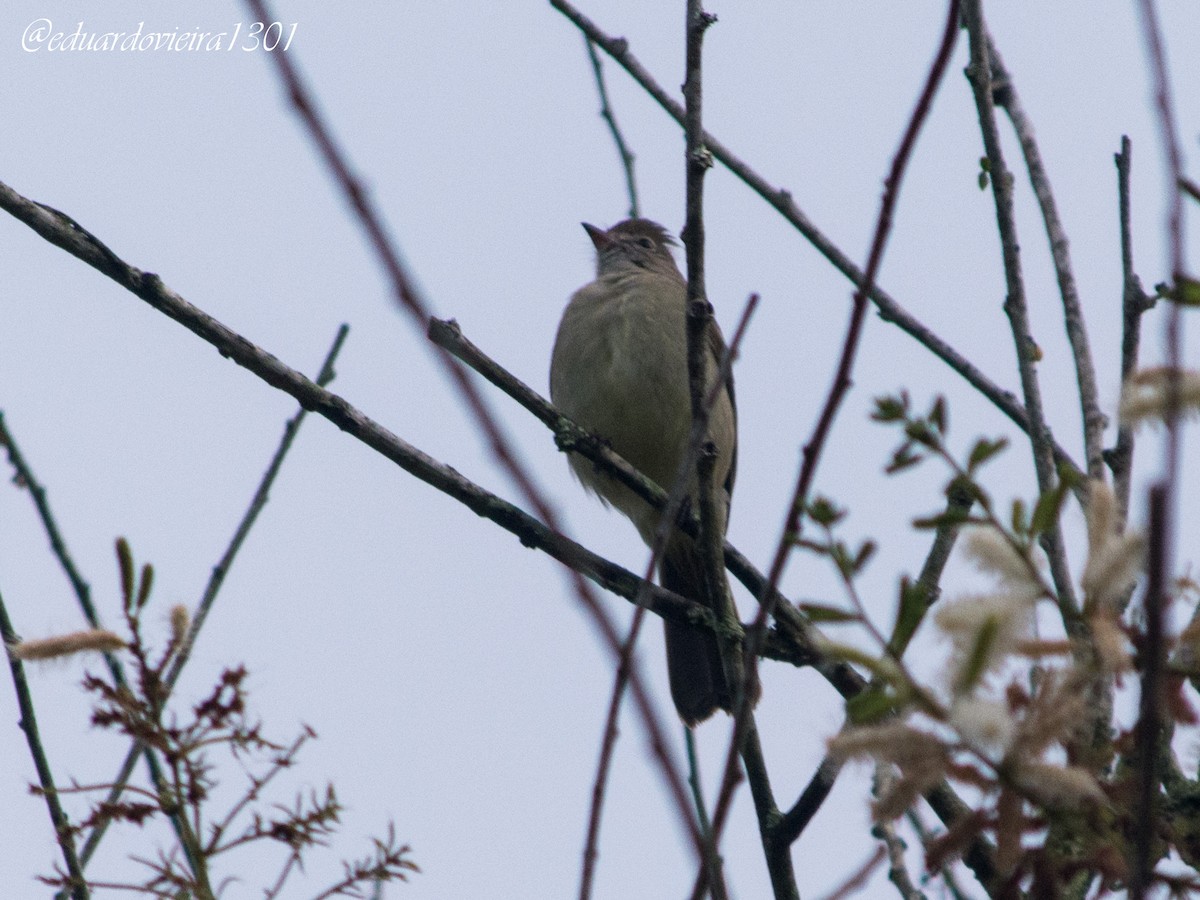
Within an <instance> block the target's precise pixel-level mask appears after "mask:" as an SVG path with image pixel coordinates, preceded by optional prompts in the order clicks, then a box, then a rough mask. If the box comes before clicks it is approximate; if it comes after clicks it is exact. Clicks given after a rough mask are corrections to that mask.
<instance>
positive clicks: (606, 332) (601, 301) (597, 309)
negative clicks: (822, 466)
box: [550, 219, 737, 725]
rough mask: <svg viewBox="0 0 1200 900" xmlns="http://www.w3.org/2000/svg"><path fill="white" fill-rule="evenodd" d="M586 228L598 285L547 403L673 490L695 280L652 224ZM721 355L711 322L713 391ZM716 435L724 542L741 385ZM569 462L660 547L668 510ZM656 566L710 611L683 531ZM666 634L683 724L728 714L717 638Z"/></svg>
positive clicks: (711, 436)
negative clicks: (657, 538) (658, 535)
mask: <svg viewBox="0 0 1200 900" xmlns="http://www.w3.org/2000/svg"><path fill="white" fill-rule="evenodd" d="M583 227H584V230H585V231H587V233H588V236H589V237H590V238H591V239H592V243H593V244H594V245H595V247H596V280H595V281H593V282H591V283H590V284H587V285H584V286H583V287H581V288H580V289H579V290H578V291H576V292H575V294H574V295H573V296H572V297H571V300H570V302H569V303H568V304H567V308H566V311H565V312H564V313H563V317H562V322H561V323H560V324H559V326H558V336H557V338H556V339H555V342H554V353H553V356H552V358H551V362H550V396H551V398H552V399H553V401H554V404H555V406H557V407H558V409H559V410H560V411H561V412H562V413H563V414H564V415H566V416H567V417H568V418H570V419H572V420H573V421H575V422H576V423H577V424H579V425H580V426H582V427H583V428H586V429H587V430H589V431H591V432H592V433H594V434H596V435H598V436H599V437H601V438H603V439H604V440H606V441H608V443H609V444H610V445H611V446H612V449H613V450H615V451H616V452H617V453H619V454H620V455H621V456H622V457H624V458H625V459H626V460H628V461H629V462H630V463H631V464H632V465H633V466H634V467H636V468H637V469H638V470H639V471H640V472H641V473H642V474H644V475H646V476H647V477H649V478H650V479H652V480H653V481H655V482H656V483H657V484H658V485H659V486H661V487H663V488H664V489H665V490H669V489H670V487H671V485H672V484H673V483H674V481H675V478H676V474H677V472H678V471H679V466H680V464H681V463H682V462H683V459H684V456H685V454H686V452H687V443H688V435H689V433H690V431H691V427H692V407H691V397H690V393H689V390H688V370H687V332H686V330H685V328H686V324H685V322H686V311H687V282H686V281H685V280H684V277H683V275H682V274H680V271H679V267H678V266H677V265H676V264H675V260H674V258H673V257H672V256H671V250H670V247H671V246H672V245H673V244H674V243H675V241H674V239H673V238H672V237H671V236H670V235H669V234H668V233H667V231H666V229H665V228H663V227H662V226H661V225H659V224H658V223H656V222H651V221H650V220H648V219H627V220H626V221H624V222H620V223H618V224H616V225H614V226H613V227H612V228H610V229H608V230H607V231H605V230H604V229H601V228H597V227H596V226H594V225H589V224H587V223H586V222H585V223H583ZM724 353H725V342H724V340H723V339H722V337H721V331H720V329H719V328H718V327H717V324H716V322H715V321H710V325H709V331H708V340H707V352H706V354H705V358H706V361H707V382H708V385H709V387H710V388H711V386H712V384H713V383H714V382H715V380H716V375H717V368H718V365H719V362H720V360H721V358H722V356H723V355H724ZM707 438H708V440H710V441H711V442H712V443H713V445H714V446H715V447H716V451H717V455H716V464H715V467H714V472H713V483H714V485H716V486H717V487H716V490H717V492H718V501H719V502H718V503H717V507H718V519H719V521H718V522H717V527H718V528H720V530H721V534H722V535H724V533H725V528H726V524H727V522H728V515H729V498H730V495H731V493H732V491H733V479H734V474H735V471H736V468H737V410H736V407H735V405H734V399H733V381H732V379H730V380H728V381H727V382H726V385H725V388H724V390H722V391H721V392H720V393H719V395H718V396H717V399H716V401H715V403H714V404H713V406H712V409H711V410H710V413H709V425H708V435H707ZM569 460H570V464H571V468H572V469H573V470H574V472H575V474H576V475H577V476H578V478H579V480H580V481H581V482H582V483H583V486H584V487H585V488H586V489H588V490H589V491H591V492H595V493H596V494H597V495H599V497H600V498H601V500H602V501H604V502H605V503H606V504H607V503H611V504H612V505H613V506H615V507H616V508H617V509H618V510H620V511H621V512H622V513H624V514H625V515H626V516H627V517H628V518H629V519H630V520H631V521H632V522H633V524H634V525H635V526H636V527H637V529H638V532H639V533H640V534H641V536H642V540H644V541H645V542H646V544H647V545H649V544H651V542H652V541H653V539H654V531H655V529H656V528H657V526H658V521H659V517H660V515H661V514H660V512H659V511H658V510H656V509H654V508H653V507H651V506H650V505H649V504H648V503H646V502H645V501H644V500H642V499H641V498H640V497H638V496H637V495H636V494H634V493H633V492H632V491H630V490H629V489H628V488H627V487H625V486H624V485H622V484H620V483H619V482H617V481H616V480H614V479H613V478H611V477H609V476H608V475H605V474H603V473H602V472H599V471H598V470H597V469H596V468H595V467H594V466H593V465H592V464H591V463H590V462H588V461H587V460H586V459H583V458H582V457H578V456H575V455H571V456H570V457H569ZM691 477H692V481H691V486H690V488H689V502H691V503H692V506H693V508H696V507H695V503H694V498H695V496H696V493H697V479H696V476H695V474H694V473H693V474H692V476H691ZM658 568H659V581H660V582H661V583H662V586H663V587H665V588H667V589H668V590H671V591H674V592H676V593H678V594H681V595H683V596H684V597H688V598H689V599H692V600H696V601H698V602H701V603H705V604H707V605H711V604H712V600H711V598H710V597H709V595H708V591H707V590H706V588H705V580H704V574H703V561H702V559H701V555H700V550H699V548H698V547H697V546H696V544H695V542H694V541H693V540H692V539H691V538H690V537H688V536H687V535H686V534H684V533H683V532H682V531H679V530H678V529H675V530H673V531H672V532H671V534H670V537H669V539H668V542H667V547H666V551H665V552H664V554H663V556H662V559H661V560H660V562H659V567H658ZM664 627H665V631H666V640H667V672H668V675H669V676H670V683H671V698H672V699H673V700H674V701H675V708H676V709H677V710H678V711H679V716H680V718H682V719H683V721H684V722H686V723H687V724H688V725H694V724H696V723H697V722H700V721H702V720H703V719H706V718H708V716H710V715H712V713H713V712H714V711H715V710H716V709H718V708H720V709H724V710H726V711H729V710H730V709H731V708H732V704H733V695H732V691H731V690H730V686H729V683H728V681H727V680H726V678H725V671H724V669H723V668H722V666H721V656H720V650H719V647H718V643H717V638H716V636H715V635H714V634H713V633H712V632H711V631H707V630H705V629H703V628H697V627H695V626H691V625H686V624H681V623H678V622H664Z"/></svg>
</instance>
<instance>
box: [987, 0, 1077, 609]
mask: <svg viewBox="0 0 1200 900" xmlns="http://www.w3.org/2000/svg"><path fill="white" fill-rule="evenodd" d="M964 12H965V20H966V25H967V36H968V40H969V43H970V48H971V64H970V66H969V67H968V69H967V76H968V80H969V81H970V84H971V88H972V92H973V94H974V96H975V108H976V111H977V113H978V117H979V128H980V132H981V134H982V136H983V146H984V152H985V154H986V156H987V160H988V178H989V181H990V182H991V185H992V196H993V199H994V204H995V208H996V225H997V228H998V231H999V234H1000V252H1001V256H1002V258H1003V261H1004V281H1005V287H1006V290H1007V294H1008V296H1007V298H1006V299H1005V301H1004V312H1005V314H1006V315H1007V316H1008V321H1009V325H1010V327H1011V329H1012V336H1013V343H1014V345H1015V350H1016V356H1017V372H1018V374H1019V375H1020V379H1021V392H1022V394H1023V396H1024V400H1025V411H1026V413H1027V415H1028V417H1029V428H1028V429H1027V430H1028V434H1029V445H1030V449H1031V450H1032V453H1033V465H1034V470H1035V471H1036V473H1037V482H1038V492H1039V494H1046V493H1048V492H1049V491H1051V490H1053V489H1054V486H1055V485H1056V484H1057V481H1058V477H1057V475H1056V474H1055V461H1054V447H1053V441H1052V439H1051V438H1050V436H1049V430H1048V428H1047V425H1046V417H1045V412H1044V410H1043V406H1042V389H1041V385H1040V383H1039V381H1038V376H1037V358H1036V357H1037V345H1036V344H1035V343H1034V339H1033V334H1032V331H1031V329H1030V324H1029V308H1028V304H1027V303H1026V300H1025V281H1024V276H1023V275H1022V273H1021V256H1020V249H1019V245H1018V240H1017V225H1016V217H1015V215H1014V212H1013V176H1012V173H1011V172H1010V171H1009V170H1008V166H1007V165H1006V164H1005V162H1004V152H1003V150H1002V149H1001V147H1000V131H999V129H998V128H997V126H996V110H995V100H994V90H993V84H992V66H991V57H990V54H989V52H988V51H989V47H988V43H989V39H988V34H987V26H986V25H985V24H984V20H983V4H982V0H966V5H965V7H964ZM1083 501H1084V505H1085V506H1086V495H1085V496H1084V498H1083ZM1040 541H1041V545H1042V549H1044V550H1045V551H1046V556H1047V558H1048V559H1049V562H1050V574H1051V576H1052V577H1053V579H1054V587H1055V593H1056V596H1057V598H1058V604H1059V610H1060V612H1061V615H1062V618H1063V621H1064V624H1066V625H1067V626H1068V627H1071V626H1072V625H1073V623H1074V621H1075V619H1077V618H1078V615H1079V604H1078V601H1077V600H1076V599H1075V589H1074V586H1073V585H1072V583H1071V573H1070V570H1069V568H1068V565H1067V555H1066V547H1065V546H1064V544H1063V539H1062V531H1061V529H1060V528H1059V525H1058V523H1057V522H1054V523H1052V524H1051V526H1050V527H1049V528H1047V529H1046V530H1045V531H1044V532H1043V533H1042V534H1041V536H1040Z"/></svg>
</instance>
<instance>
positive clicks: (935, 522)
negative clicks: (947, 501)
mask: <svg viewBox="0 0 1200 900" xmlns="http://www.w3.org/2000/svg"><path fill="white" fill-rule="evenodd" d="M984 521H986V519H980V518H977V517H974V516H972V515H971V512H970V510H966V509H948V510H945V511H944V512H940V513H938V514H937V515H934V516H923V517H921V518H917V519H913V520H912V526H913V528H917V529H920V530H922V531H928V530H929V529H931V528H942V527H943V526H946V525H962V524H964V523H965V522H975V523H977V524H978V523H982V522H984Z"/></svg>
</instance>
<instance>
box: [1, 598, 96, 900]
mask: <svg viewBox="0 0 1200 900" xmlns="http://www.w3.org/2000/svg"><path fill="white" fill-rule="evenodd" d="M0 638H2V639H3V641H4V646H5V647H6V648H7V647H9V646H11V645H13V644H16V643H17V642H18V641H19V640H20V639H19V638H18V637H17V633H16V631H15V630H14V629H13V625H12V621H11V620H10V619H9V618H8V608H7V607H6V606H5V605H4V598H3V597H0ZM8 668H9V672H10V673H11V674H12V680H13V688H14V690H15V691H16V694H17V708H18V709H19V710H20V711H21V718H20V720H19V721H18V722H17V726H18V727H19V728H20V729H21V730H22V731H23V732H25V743H26V744H28V746H29V755H30V756H31V757H32V758H33V767H34V769H35V770H36V771H37V775H38V784H39V785H40V786H41V794H42V796H43V797H44V798H45V799H46V809H47V811H48V812H49V813H50V824H51V825H52V826H53V827H54V839H55V841H56V842H57V843H58V849H59V851H60V852H61V853H62V857H63V863H64V864H65V865H66V867H67V875H68V877H69V878H70V883H71V896H72V897H73V898H74V900H87V897H88V889H87V882H85V881H84V878H83V867H82V866H81V865H80V863H79V857H78V856H77V855H76V854H75V837H74V836H73V835H72V834H71V822H70V820H69V819H68V818H67V814H66V813H65V812H64V811H63V808H62V804H61V803H59V801H58V790H57V789H56V788H55V786H54V773H53V771H51V769H50V762H49V760H48V759H47V758H46V748H45V747H43V746H42V739H41V736H40V735H39V734H38V725H37V714H36V713H35V712H34V708H33V696H32V695H31V694H30V693H29V683H28V682H27V681H26V680H25V666H24V664H22V662H21V661H20V660H19V659H17V658H16V657H15V656H13V655H12V654H8Z"/></svg>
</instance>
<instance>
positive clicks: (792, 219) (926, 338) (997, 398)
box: [550, 0, 1082, 472]
mask: <svg viewBox="0 0 1200 900" xmlns="http://www.w3.org/2000/svg"><path fill="white" fill-rule="evenodd" d="M550 5H551V6H552V7H554V9H556V10H558V11H559V12H561V13H562V14H563V15H564V16H566V17H567V19H569V20H570V22H571V23H572V24H573V25H575V27H576V28H578V29H579V30H580V31H582V32H583V33H584V34H585V35H587V36H588V38H589V39H591V40H592V41H593V42H594V43H595V44H596V46H597V47H599V48H600V49H602V50H603V51H604V52H605V53H607V54H608V55H609V56H610V57H612V59H613V60H614V61H615V62H616V63H617V64H618V65H620V66H621V68H623V69H624V70H625V71H626V72H627V73H629V75H630V76H631V77H632V78H633V79H634V80H635V81H636V82H637V83H638V84H639V85H641V86H642V88H643V89H644V90H645V91H646V93H648V94H649V95H650V96H651V97H653V98H654V100H655V102H657V103H658V105H659V106H661V107H662V108H663V110H664V111H666V113H667V114H668V115H669V116H671V118H672V119H674V120H675V121H676V122H678V123H679V124H680V126H682V125H683V122H684V109H683V106H682V105H681V104H680V103H679V102H678V101H676V100H675V99H674V98H673V97H671V95H670V94H668V93H667V92H666V91H665V90H664V89H663V88H662V86H661V85H659V83H658V82H657V81H655V79H654V77H653V76H652V75H650V73H649V72H648V71H647V70H646V68H645V67H644V66H643V65H642V64H641V63H640V62H639V61H638V60H637V58H636V57H635V56H634V55H633V54H632V53H631V52H630V51H629V42H628V41H627V40H625V38H614V37H610V36H609V35H607V34H605V32H604V31H602V30H601V29H600V28H599V27H598V26H597V25H596V24H595V23H594V22H592V20H591V19H589V18H588V17H587V16H585V15H583V13H581V12H580V11H579V10H578V9H576V8H575V7H574V6H573V5H572V4H571V3H570V2H568V0H550ZM704 146H705V147H707V148H708V150H709V152H711V153H712V155H713V157H714V158H715V159H716V160H718V161H719V162H720V163H721V164H722V165H724V166H725V167H726V168H727V169H729V171H730V172H732V173H733V174H734V175H735V176H736V177H737V178H738V179H740V180H741V181H742V183H744V184H745V185H746V186H747V187H748V188H750V189H751V190H752V191H754V193H756V194H758V196H759V197H761V198H762V199H763V200H765V201H766V202H767V204H768V205H770V206H771V208H773V209H774V210H775V211H776V212H778V213H779V214H780V215H782V216H783V217H784V219H785V220H787V221H788V222H789V223H790V224H791V225H792V226H793V227H794V228H795V229H796V230H797V231H799V232H800V234H801V235H803V236H804V237H805V239H807V240H808V241H809V243H811V244H812V245H813V247H814V248H816V250H817V252H819V253H820V254H821V255H822V256H824V257H825V258H826V259H827V260H828V261H829V262H830V263H831V264H832V265H833V267H834V268H835V269H837V270H838V271H839V272H841V273H842V274H843V275H845V276H846V278H848V279H849V280H850V282H851V283H852V284H854V285H855V287H858V288H860V289H861V288H862V286H863V284H864V282H865V273H864V272H863V271H862V270H861V269H859V268H858V266H857V265H855V263H854V261H853V260H851V259H850V257H849V256H847V255H846V254H845V253H843V252H842V251H841V250H840V249H839V248H838V247H837V245H836V244H834V243H833V242H832V241H831V240H830V239H829V238H828V237H826V236H825V235H824V234H823V233H822V232H821V231H820V230H819V229H818V228H817V227H816V225H815V224H813V222H812V220H810V219H809V218H808V216H806V215H805V214H804V212H803V211H802V210H801V209H800V208H799V207H798V206H797V205H796V203H795V201H794V200H793V199H792V195H791V193H790V192H789V191H788V190H786V189H785V188H776V187H773V186H772V185H771V184H769V183H768V182H767V180H766V179H765V178H763V177H762V176H761V175H759V174H758V173H757V172H756V171H755V170H754V169H752V168H751V167H750V166H749V165H748V164H746V163H745V162H744V161H743V160H741V159H740V158H739V157H737V156H736V155H735V154H734V153H733V152H732V151H731V150H730V149H729V148H728V147H726V146H725V144H723V143H722V142H721V141H720V140H718V139H717V138H716V137H715V136H714V135H712V134H711V133H709V132H705V133H704ZM866 293H867V296H868V297H869V298H870V300H871V302H872V303H873V304H875V307H876V309H877V310H878V312H879V317H880V318H881V319H883V320H884V321H885V322H891V323H892V324H894V325H896V326H898V327H899V328H900V329H901V330H902V331H904V332H905V333H906V334H908V335H909V336H910V337H912V338H914V339H915V340H916V341H917V342H918V343H919V344H921V345H922V346H923V347H925V348H926V349H927V350H929V351H930V352H931V353H933V354H934V355H935V356H936V357H938V359H940V360H942V361H943V362H944V363H946V365H948V366H949V367H950V368H951V369H953V370H954V371H955V372H957V373H958V374H959V375H960V376H962V378H963V379H964V380H966V382H967V383H968V384H970V385H971V386H972V387H973V388H975V389H976V390H977V391H979V393H980V394H982V395H983V396H984V397H986V398H987V399H988V400H989V401H991V403H992V404H993V405H994V406H996V408H997V409H999V410H1000V411H1001V412H1002V413H1004V415H1006V416H1007V417H1008V418H1009V419H1010V420H1011V421H1012V422H1013V423H1014V424H1016V425H1017V427H1019V428H1020V429H1022V430H1023V431H1025V432H1028V431H1029V429H1030V424H1029V417H1028V416H1027V415H1026V412H1025V410H1024V409H1023V408H1022V406H1021V404H1020V403H1019V402H1018V401H1017V399H1016V397H1015V396H1013V394H1012V392H1011V391H1007V390H1005V389H1003V388H1001V387H1000V386H998V385H997V384H996V383H995V382H993V381H992V380H991V379H989V378H988V377H987V376H986V375H985V374H984V373H983V372H982V371H980V369H979V368H978V367H977V366H975V364H974V363H972V362H971V361H970V360H968V359H967V358H966V357H964V356H963V355H962V354H960V353H959V352H958V351H957V350H955V349H954V348H953V347H951V346H950V345H949V344H948V343H946V341H944V340H942V338H940V337H938V335H937V334H935V333H934V332H933V330H932V329H930V328H928V327H927V326H926V325H924V324H923V323H921V322H920V321H919V320H917V319H916V318H915V317H914V316H913V315H912V314H911V313H909V312H908V311H907V310H906V309H904V307H903V306H901V305H900V303H898V302H897V301H896V300H895V298H893V297H892V296H891V295H889V294H888V293H887V292H886V291H884V290H883V289H882V288H881V287H879V286H878V285H874V284H873V285H871V287H870V290H868V291H866ZM1053 449H1054V458H1055V460H1056V461H1057V462H1058V463H1059V464H1060V465H1066V466H1067V467H1069V468H1070V469H1072V470H1074V471H1076V472H1081V471H1082V470H1081V469H1080V467H1079V466H1078V465H1077V464H1076V463H1075V462H1074V461H1073V460H1072V459H1071V457H1070V454H1068V453H1067V452H1066V451H1065V450H1064V449H1062V447H1060V446H1059V445H1058V444H1056V443H1055V444H1053Z"/></svg>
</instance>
